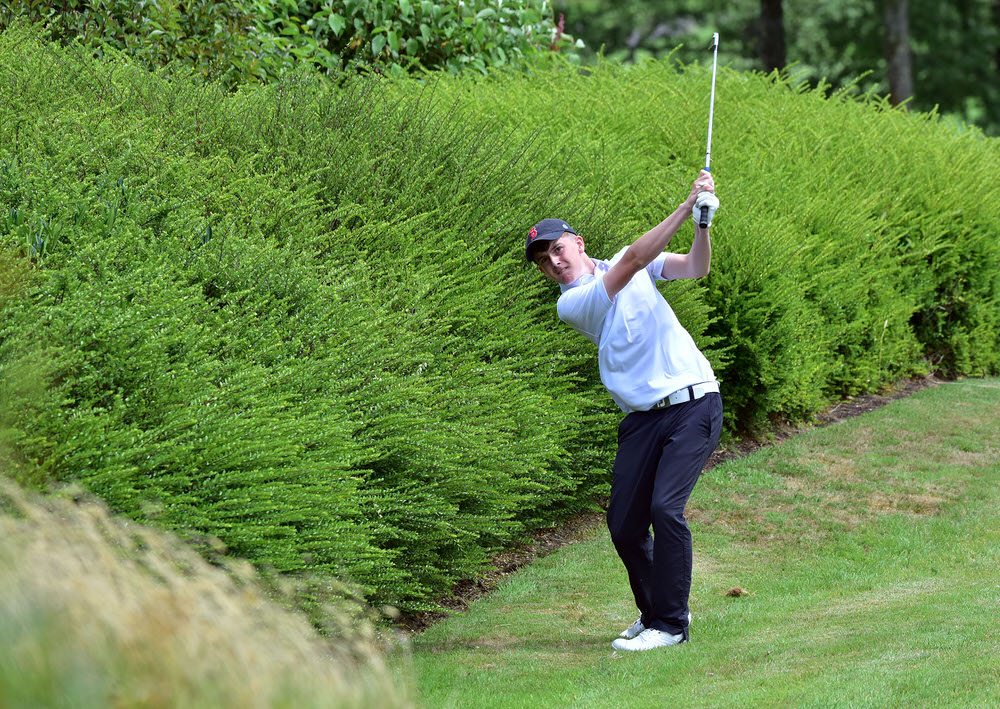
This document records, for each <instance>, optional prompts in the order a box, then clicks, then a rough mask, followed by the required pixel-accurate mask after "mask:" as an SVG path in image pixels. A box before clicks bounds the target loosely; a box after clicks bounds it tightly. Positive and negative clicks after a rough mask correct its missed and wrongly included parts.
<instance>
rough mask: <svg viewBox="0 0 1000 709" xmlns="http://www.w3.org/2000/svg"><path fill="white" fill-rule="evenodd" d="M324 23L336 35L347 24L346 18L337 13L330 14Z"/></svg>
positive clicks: (338, 34)
mask: <svg viewBox="0 0 1000 709" xmlns="http://www.w3.org/2000/svg"><path fill="white" fill-rule="evenodd" d="M326 24H328V25H329V26H330V29H331V30H332V31H333V33H334V34H335V35H336V36H338V37H339V36H340V33H341V32H343V31H344V28H345V27H346V26H347V20H345V19H344V18H343V17H341V16H340V15H337V14H333V15H330V16H329V17H328V18H326Z"/></svg>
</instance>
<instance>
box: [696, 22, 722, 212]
mask: <svg viewBox="0 0 1000 709" xmlns="http://www.w3.org/2000/svg"><path fill="white" fill-rule="evenodd" d="M712 46H713V49H714V54H713V56H712V97H711V98H710V99H709V103H708V146H707V147H706V148H705V172H711V170H710V169H709V168H710V166H711V164H712V119H713V118H714V115H715V71H716V67H717V66H718V63H719V33H718V32H716V33H715V34H713V35H712ZM699 226H700V227H701V228H702V229H706V228H707V227H708V207H702V208H701V219H700V220H699Z"/></svg>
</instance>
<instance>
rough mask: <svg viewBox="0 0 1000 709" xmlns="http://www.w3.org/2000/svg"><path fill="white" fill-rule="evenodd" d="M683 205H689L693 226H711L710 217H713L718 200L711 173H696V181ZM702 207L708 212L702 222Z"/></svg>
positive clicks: (705, 171)
mask: <svg viewBox="0 0 1000 709" xmlns="http://www.w3.org/2000/svg"><path fill="white" fill-rule="evenodd" d="M685 204H688V205H690V207H691V215H692V216H693V217H694V222H695V224H697V225H698V226H703V227H704V228H707V227H710V226H712V217H714V216H715V210H716V209H718V208H719V199H718V198H717V197H716V196H715V180H714V178H713V177H712V173H710V172H708V171H707V170H702V171H701V172H699V173H698V179H696V180H695V181H694V184H693V185H691V193H690V194H689V195H688V198H687V200H685ZM702 207H706V208H707V210H708V211H707V213H706V214H705V217H706V219H704V220H703V219H702V214H701V211H702ZM703 222H704V223H703Z"/></svg>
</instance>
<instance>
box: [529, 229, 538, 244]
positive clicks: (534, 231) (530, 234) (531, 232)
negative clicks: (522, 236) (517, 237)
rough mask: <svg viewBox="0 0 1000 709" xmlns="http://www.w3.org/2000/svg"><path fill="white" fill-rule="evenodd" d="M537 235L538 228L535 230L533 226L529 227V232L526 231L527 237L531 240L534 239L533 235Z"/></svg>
mask: <svg viewBox="0 0 1000 709" xmlns="http://www.w3.org/2000/svg"><path fill="white" fill-rule="evenodd" d="M537 236H538V230H537V229H535V227H531V231H529V232H528V237H529V238H530V239H531V240H532V241H534V240H535V237H537Z"/></svg>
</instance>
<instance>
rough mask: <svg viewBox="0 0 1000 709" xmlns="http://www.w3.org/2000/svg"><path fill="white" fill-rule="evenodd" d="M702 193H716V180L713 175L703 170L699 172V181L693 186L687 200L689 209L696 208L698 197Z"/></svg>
mask: <svg viewBox="0 0 1000 709" xmlns="http://www.w3.org/2000/svg"><path fill="white" fill-rule="evenodd" d="M701 192H712V193H714V192H715V180H714V179H713V177H712V173H710V172H709V171H708V170H702V171H701V172H699V173H698V179H696V180H695V181H694V184H693V185H691V193H690V194H689V195H688V197H687V199H686V200H685V202H686V203H687V205H688V206H689V207H693V206H694V202H695V200H696V199H698V195H699V193H701Z"/></svg>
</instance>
